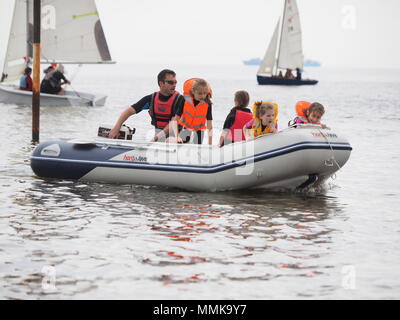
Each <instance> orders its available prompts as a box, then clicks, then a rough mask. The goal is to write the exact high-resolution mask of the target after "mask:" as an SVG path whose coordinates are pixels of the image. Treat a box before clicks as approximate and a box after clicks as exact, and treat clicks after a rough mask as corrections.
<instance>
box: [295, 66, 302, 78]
mask: <svg viewBox="0 0 400 320" xmlns="http://www.w3.org/2000/svg"><path fill="white" fill-rule="evenodd" d="M296 80H301V70H300V68H296Z"/></svg>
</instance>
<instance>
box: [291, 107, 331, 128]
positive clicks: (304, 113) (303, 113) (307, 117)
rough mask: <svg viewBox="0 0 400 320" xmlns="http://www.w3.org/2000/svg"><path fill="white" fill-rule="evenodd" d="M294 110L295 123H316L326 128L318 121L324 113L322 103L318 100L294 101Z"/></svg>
mask: <svg viewBox="0 0 400 320" xmlns="http://www.w3.org/2000/svg"><path fill="white" fill-rule="evenodd" d="M296 112H297V117H296V118H295V119H294V123H295V124H318V125H320V126H321V127H322V128H324V129H326V128H328V127H327V126H326V125H325V124H323V123H321V122H320V121H321V118H322V116H323V115H324V113H325V108H324V106H323V105H322V104H320V103H318V102H313V103H310V102H307V101H299V102H297V103H296Z"/></svg>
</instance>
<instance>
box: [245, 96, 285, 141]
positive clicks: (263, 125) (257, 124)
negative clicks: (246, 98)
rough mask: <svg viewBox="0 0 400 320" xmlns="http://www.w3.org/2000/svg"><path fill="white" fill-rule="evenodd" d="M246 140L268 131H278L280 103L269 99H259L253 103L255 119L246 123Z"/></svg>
mask: <svg viewBox="0 0 400 320" xmlns="http://www.w3.org/2000/svg"><path fill="white" fill-rule="evenodd" d="M243 130H244V133H245V136H246V140H253V139H254V138H256V137H258V136H261V135H263V134H268V133H276V132H278V105H277V104H276V103H274V102H269V101H258V102H256V103H255V104H254V105H253V119H252V120H250V121H249V122H248V123H246V124H245V126H244V128H243Z"/></svg>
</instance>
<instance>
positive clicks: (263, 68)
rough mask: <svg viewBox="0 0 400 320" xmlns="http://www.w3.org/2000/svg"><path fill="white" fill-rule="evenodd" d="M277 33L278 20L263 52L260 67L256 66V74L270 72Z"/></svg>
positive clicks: (274, 59) (274, 53) (272, 66)
mask: <svg viewBox="0 0 400 320" xmlns="http://www.w3.org/2000/svg"><path fill="white" fill-rule="evenodd" d="M278 35H279V20H278V23H277V24H276V27H275V31H274V34H273V36H272V39H271V41H270V43H269V46H268V49H267V51H266V52H265V55H264V58H263V60H262V61H261V64H260V67H259V68H258V71H257V74H263V73H267V74H272V71H273V68H274V65H275V62H276V48H277V45H278Z"/></svg>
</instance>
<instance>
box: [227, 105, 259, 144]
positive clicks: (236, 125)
mask: <svg viewBox="0 0 400 320" xmlns="http://www.w3.org/2000/svg"><path fill="white" fill-rule="evenodd" d="M251 119H253V114H252V113H251V112H244V111H241V110H236V116H235V121H234V122H233V125H232V127H230V129H229V133H228V136H227V137H226V139H227V140H229V141H244V140H246V137H245V136H244V132H243V127H244V125H245V124H246V123H247V122H249V121H250V120H251Z"/></svg>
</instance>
